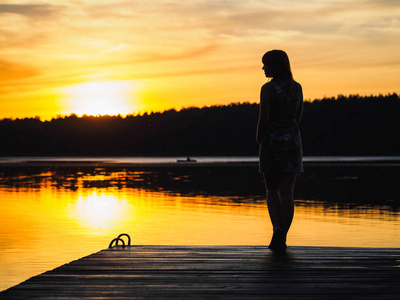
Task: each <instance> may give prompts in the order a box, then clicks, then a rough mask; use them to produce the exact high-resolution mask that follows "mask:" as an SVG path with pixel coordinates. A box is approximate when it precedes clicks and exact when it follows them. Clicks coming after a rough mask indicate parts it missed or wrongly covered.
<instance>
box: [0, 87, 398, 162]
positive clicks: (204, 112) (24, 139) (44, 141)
mask: <svg viewBox="0 0 400 300" xmlns="http://www.w3.org/2000/svg"><path fill="white" fill-rule="evenodd" d="M399 116H400V98H399V96H398V95H397V94H389V95H385V96H383V95H379V96H358V95H350V96H342V95H339V96H338V97H336V98H324V99H319V100H314V101H313V102H305V105H304V113H303V120H302V122H301V125H300V127H301V131H302V136H303V149H304V154H305V155H399V154H400V141H399V138H398V136H399V131H400V118H399ZM257 120H258V104H255V103H254V104H252V103H236V104H230V105H225V106H211V107H203V108H196V107H190V108H185V109H182V110H180V111H176V110H174V109H172V110H167V111H164V112H156V113H149V114H148V113H144V114H142V115H128V116H126V117H121V116H101V117H93V116H83V117H77V116H76V115H70V116H67V117H58V118H55V119H52V120H51V121H41V120H40V119H39V118H25V119H15V120H11V119H3V120H0V136H1V147H0V155H1V156H23V155H52V156H53V155H57V156H58V155H60V156H61V155H68V156H77V155H82V156H103V155H104V156H149V155H152V156H163V155H179V156H187V155H191V156H200V155H225V156H229V155H238V156H242V155H243V156H245V155H246V156H247V155H250V156H254V155H257V154H258V145H257V143H256V141H255V132H256V126H257Z"/></svg>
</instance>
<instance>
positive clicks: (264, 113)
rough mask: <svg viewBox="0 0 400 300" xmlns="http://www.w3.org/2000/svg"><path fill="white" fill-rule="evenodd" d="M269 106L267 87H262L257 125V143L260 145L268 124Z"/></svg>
mask: <svg viewBox="0 0 400 300" xmlns="http://www.w3.org/2000/svg"><path fill="white" fill-rule="evenodd" d="M269 104H270V98H269V93H268V86H267V85H263V86H262V88H261V93H260V112H259V117H258V124H257V134H256V140H257V143H261V139H262V138H263V137H264V135H265V132H266V130H267V128H268V123H269Z"/></svg>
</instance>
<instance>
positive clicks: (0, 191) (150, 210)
mask: <svg viewBox="0 0 400 300" xmlns="http://www.w3.org/2000/svg"><path fill="white" fill-rule="evenodd" d="M334 172H335V174H333V173H332V172H330V173H326V174H321V176H318V177H315V176H314V175H313V173H311V174H305V175H304V176H303V177H302V178H299V181H298V185H297V187H296V194H297V198H296V212H295V221H294V224H293V227H292V230H291V232H290V236H289V245H299V246H353V247H400V244H399V242H398V241H399V240H400V226H399V225H400V217H399V213H398V212H397V204H396V203H398V202H396V201H398V200H397V198H396V197H397V191H396V193H391V190H387V191H386V194H385V193H383V194H382V193H381V194H380V196H379V197H380V198H377V196H376V194H375V193H374V187H373V186H371V185H366V186H364V187H363V190H366V191H367V192H365V191H359V192H357V188H359V187H361V186H360V181H359V178H364V179H362V180H363V181H361V182H368V180H374V181H375V185H379V184H381V186H382V185H385V184H386V182H387V180H390V179H388V178H386V177H384V176H380V177H375V178H373V177H368V176H372V174H373V172H370V175H368V176H367V175H365V172H364V173H359V174H353V173H354V170H352V171H351V172H349V171H347V173H351V174H350V175H348V177H345V176H342V175H341V174H339V173H337V171H334ZM366 173H368V172H366ZM374 174H377V173H376V172H375V173H374ZM386 174H388V172H386ZM389 175H390V173H389ZM389 175H386V176H389ZM313 176H314V177H313ZM346 176H347V175H346ZM389 177H390V176H389ZM332 178H336V179H335V180H333V179H332ZM346 178H347V179H346ZM355 178H358V179H355ZM368 178H369V179H368ZM379 180H381V181H382V180H383V181H384V182H383V183H382V182H379ZM329 183H331V184H329ZM337 189H339V190H340V193H339V192H337V193H332V191H333V190H337ZM348 191H352V193H348ZM393 191H394V189H393ZM344 192H346V197H345V200H343V198H340V195H343V193H344ZM264 194H265V192H264V187H263V183H262V182H261V177H260V176H259V174H258V173H257V171H256V170H254V169H251V168H235V167H230V168H229V169H226V168H198V169H188V168H177V169H172V168H169V169H157V170H151V169H141V170H138V169H111V168H110V169H104V168H79V169H68V168H61V169H42V168H38V169H34V168H31V169H9V170H2V173H0V201H1V205H2V209H1V210H0V269H1V270H2V272H1V274H0V289H4V288H7V287H9V286H11V285H14V284H17V283H19V282H21V281H23V280H25V279H27V278H28V277H31V276H33V275H36V274H38V273H40V272H44V271H46V270H49V269H51V268H55V267H57V266H59V265H61V264H64V263H66V262H69V261H71V260H74V259H77V258H79V257H82V256H84V255H88V254H90V253H92V252H96V251H99V250H101V249H104V248H106V247H107V246H108V243H109V242H110V241H111V239H112V238H114V237H116V236H117V235H118V234H120V233H122V232H127V233H129V234H130V235H131V236H132V238H133V243H134V244H164V245H166V244H172V245H173V244H186V245H195V244H202V245H213V244H214V245H215V244H226V245H239V244H241V245H266V244H267V242H268V241H269V239H270V232H271V225H270V223H269V219H268V213H267V207H266V203H265V200H264ZM332 194H334V195H335V196H334V197H333V196H332ZM360 194H361V195H364V194H371V195H373V196H374V197H375V199H371V197H365V198H363V199H364V200H365V201H360V197H359V195H360ZM352 195H356V196H355V197H353V198H352ZM311 196H312V197H311ZM376 198H377V199H376ZM393 204H395V205H393Z"/></svg>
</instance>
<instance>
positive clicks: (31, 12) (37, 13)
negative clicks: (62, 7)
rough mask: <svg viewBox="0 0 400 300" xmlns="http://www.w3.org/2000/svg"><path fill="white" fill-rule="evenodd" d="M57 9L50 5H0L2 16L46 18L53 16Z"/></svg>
mask: <svg viewBox="0 0 400 300" xmlns="http://www.w3.org/2000/svg"><path fill="white" fill-rule="evenodd" d="M56 10H57V9H56V7H55V6H53V5H49V4H0V14H2V13H3V14H4V13H11V14H19V15H24V16H27V17H32V18H36V17H45V16H48V15H51V14H53V13H54V12H55V11H56Z"/></svg>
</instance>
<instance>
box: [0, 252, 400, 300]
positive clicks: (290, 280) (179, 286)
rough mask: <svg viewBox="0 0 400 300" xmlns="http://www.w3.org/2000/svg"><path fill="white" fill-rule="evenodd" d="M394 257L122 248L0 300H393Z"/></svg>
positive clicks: (398, 282) (398, 262)
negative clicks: (206, 299) (209, 299)
mask: <svg viewBox="0 0 400 300" xmlns="http://www.w3.org/2000/svg"><path fill="white" fill-rule="evenodd" d="M399 254H400V250H399V249H375V248H330V247H289V248H288V250H287V252H286V254H276V253H273V252H272V251H270V250H269V249H268V248H267V247H265V246H130V247H127V248H125V249H122V247H114V248H112V249H107V250H103V251H100V252H97V253H94V254H92V255H89V256H87V257H84V258H81V259H78V260H76V261H73V262H71V263H69V264H66V265H64V266H61V267H59V268H56V269H54V270H52V271H48V272H46V273H44V274H41V275H39V276H36V277H33V278H31V279H29V280H27V281H25V282H23V283H21V284H19V285H17V286H15V287H12V288H10V289H8V290H6V291H4V292H2V293H0V299H169V298H172V299H177V298H180V299H189V298H190V299H204V298H213V299H400V268H399V267H400V255H399Z"/></svg>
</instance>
